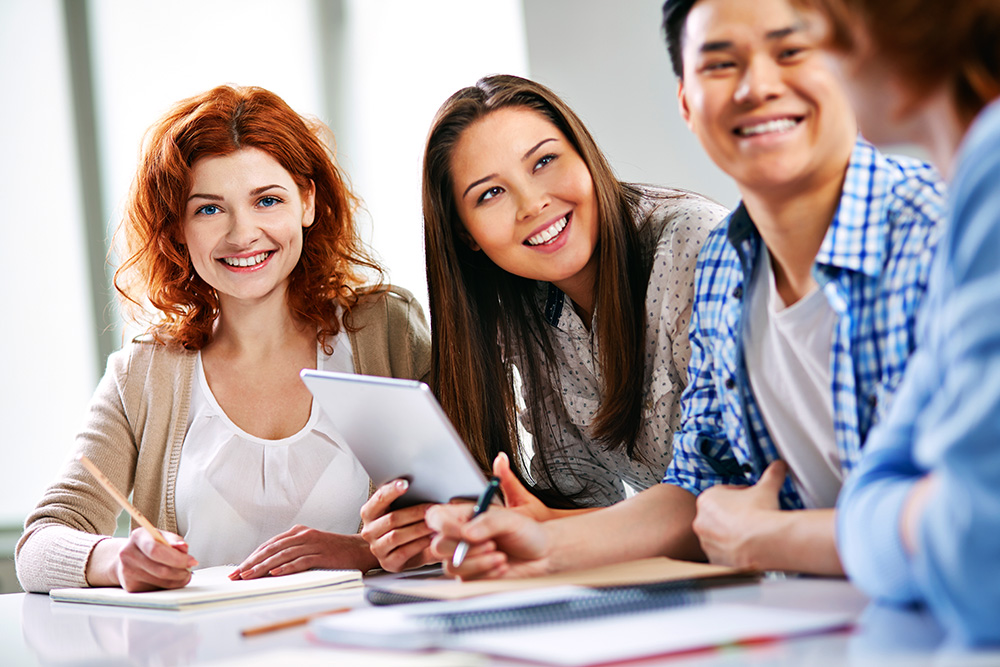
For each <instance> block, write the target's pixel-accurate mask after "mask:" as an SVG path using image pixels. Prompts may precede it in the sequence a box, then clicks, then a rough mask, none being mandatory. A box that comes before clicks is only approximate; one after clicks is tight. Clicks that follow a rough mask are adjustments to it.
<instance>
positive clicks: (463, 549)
mask: <svg viewBox="0 0 1000 667" xmlns="http://www.w3.org/2000/svg"><path fill="white" fill-rule="evenodd" d="M499 488H500V478H499V477H491V478H490V483H489V484H487V485H486V488H485V489H483V493H482V495H480V496H479V500H477V501H476V505H475V506H474V507H473V508H472V519H475V518H476V517H477V516H479V515H480V514H482V513H483V512H485V511H486V510H487V509H489V506H490V502H491V501H492V500H493V496H494V495H496V492H497V489H499ZM472 519H470V521H471V520H472ZM467 553H469V543H468V542H466V541H465V540H462V541H461V542H459V543H458V546H457V547H455V553H454V554H452V556H451V565H452V567H459V566H460V565H461V564H462V562H463V561H465V555H466V554H467Z"/></svg>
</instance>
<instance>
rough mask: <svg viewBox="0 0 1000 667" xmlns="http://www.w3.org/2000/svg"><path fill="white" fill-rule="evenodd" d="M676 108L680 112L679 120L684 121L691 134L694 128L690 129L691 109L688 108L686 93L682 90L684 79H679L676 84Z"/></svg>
mask: <svg viewBox="0 0 1000 667" xmlns="http://www.w3.org/2000/svg"><path fill="white" fill-rule="evenodd" d="M677 108H678V109H679V110H680V112H681V118H683V119H684V123H685V124H686V125H687V126H688V129H689V130H691V131H692V132H693V131H694V128H693V127H691V108H690V107H689V106H688V100H687V92H686V91H685V90H684V79H680V80H679V81H678V82H677Z"/></svg>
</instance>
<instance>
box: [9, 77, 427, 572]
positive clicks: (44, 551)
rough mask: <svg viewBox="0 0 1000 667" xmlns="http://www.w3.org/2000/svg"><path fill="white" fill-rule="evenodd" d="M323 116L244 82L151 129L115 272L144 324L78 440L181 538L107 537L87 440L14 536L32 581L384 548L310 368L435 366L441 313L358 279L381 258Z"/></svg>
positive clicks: (418, 374)
mask: <svg viewBox="0 0 1000 667" xmlns="http://www.w3.org/2000/svg"><path fill="white" fill-rule="evenodd" d="M326 132H328V131H327V130H326V129H325V127H323V126H322V125H321V124H319V123H318V122H310V121H307V120H306V119H304V118H302V117H301V116H299V115H298V114H297V113H295V112H294V111H293V110H292V109H291V108H289V107H288V105H287V104H285V102H284V101H282V100H281V99H280V98H279V97H278V96H276V95H274V94H273V93H270V92H268V91H266V90H262V89H260V88H238V87H230V86H222V87H218V88H215V89H213V90H210V91H208V92H206V93H204V94H201V95H198V96H196V97H193V98H191V99H188V100H184V101H182V102H180V103H179V104H178V105H177V106H175V107H174V108H173V109H172V110H171V111H170V112H168V113H167V114H166V115H165V116H164V117H163V118H162V119H161V120H160V121H158V122H157V123H156V124H155V125H153V127H152V128H151V129H150V130H149V132H148V134H147V137H146V142H145V144H144V149H143V154H142V157H141V161H140V164H139V170H138V173H137V175H136V178H135V181H134V183H133V186H132V189H131V192H130V195H129V199H128V202H127V206H126V208H125V215H124V218H123V220H122V223H121V227H120V229H119V237H120V239H121V240H123V241H124V244H123V245H124V248H123V250H124V254H123V257H125V258H126V259H125V261H124V263H123V264H122V266H121V268H119V270H118V272H117V274H116V278H115V285H116V287H117V288H118V291H119V293H120V296H121V302H122V304H123V305H124V306H127V309H126V310H127V311H128V312H129V314H130V316H132V319H136V320H138V321H140V322H143V323H145V324H146V325H147V326H148V329H147V334H146V335H144V336H141V337H139V338H136V339H135V340H133V341H132V342H131V343H130V344H128V345H127V346H126V347H125V348H124V349H123V350H121V351H119V352H117V353H115V354H114V355H112V356H111V357H110V359H109V360H108V368H107V372H106V373H105V376H104V378H103V380H102V381H101V383H100V385H99V386H98V388H97V391H96V393H95V395H94V397H93V399H92V401H91V405H90V408H89V413H88V416H87V421H86V424H85V426H84V428H83V429H82V430H81V432H80V434H79V435H78V436H77V439H76V447H75V449H76V453H83V454H86V455H87V456H88V457H89V458H90V459H91V460H92V461H93V462H94V463H96V464H97V466H98V467H100V468H101V469H102V470H103V471H104V472H105V473H106V474H107V476H108V477H110V478H111V480H112V481H113V482H114V483H115V485H116V486H117V487H118V488H119V489H120V490H122V491H123V492H125V493H126V494H128V493H131V494H132V498H133V501H134V504H135V505H136V506H137V507H138V509H139V510H140V511H141V512H142V513H143V514H145V515H146V516H147V517H148V518H149V519H150V520H151V521H153V523H155V524H156V525H157V526H158V527H159V528H160V529H161V530H163V531H165V532H166V533H167V534H168V535H167V537H168V539H169V540H171V541H172V542H173V543H174V546H173V547H167V546H164V545H162V544H159V543H157V542H155V541H154V540H153V539H152V536H151V535H150V534H149V533H148V532H147V531H145V530H143V529H137V530H133V531H132V533H131V534H130V535H129V536H128V537H127V538H125V537H121V538H114V537H110V535H112V533H113V532H114V530H115V525H116V518H117V515H118V513H119V510H118V507H117V506H116V504H115V503H114V501H113V500H112V499H111V497H110V496H109V495H108V494H107V493H105V492H104V491H103V490H102V489H101V488H100V487H99V486H98V485H97V483H96V481H95V480H94V479H93V478H92V477H91V475H90V474H89V473H88V472H87V471H86V470H85V469H84V468H82V467H81V465H80V464H79V462H77V461H76V459H75V457H74V458H73V459H72V460H71V461H70V463H69V464H68V465H67V467H65V468H64V470H63V471H62V473H61V475H60V477H59V479H58V481H57V482H56V483H55V484H53V485H52V486H51V487H50V488H49V489H48V490H47V491H46V493H45V495H44V497H43V498H42V500H41V502H40V503H39V505H38V507H37V508H36V509H35V511H34V512H33V513H32V514H31V515H30V516H29V517H28V519H27V522H26V529H25V532H24V535H23V536H22V537H21V540H20V542H19V543H18V547H17V570H18V577H19V578H20V581H21V585H22V586H23V587H24V588H25V590H28V591H47V590H50V589H52V588H56V587H65V586H122V587H124V588H126V589H128V590H146V589H154V588H177V587H180V586H183V585H185V584H186V583H187V582H188V580H189V578H190V568H191V567H194V566H196V565H201V566H209V565H221V564H226V563H240V565H239V566H238V567H236V568H235V569H234V572H233V574H232V575H231V577H232V578H237V577H242V578H253V577H258V576H262V575H266V574H272V575H279V574H287V573H291V572H296V571H299V570H303V569H309V568H313V567H326V568H358V569H361V570H367V569H369V568H370V567H372V566H374V565H376V560H375V558H374V557H373V556H372V554H371V552H370V551H369V549H368V546H367V544H366V543H365V542H364V540H363V539H362V538H361V537H360V536H359V535H358V534H357V531H358V528H359V513H358V512H359V508H360V507H361V505H362V504H363V503H364V502H365V501H366V499H367V498H368V496H369V489H370V482H369V479H368V477H367V475H366V474H365V472H364V471H363V470H362V468H361V467H360V465H359V464H358V462H357V460H356V459H355V458H354V457H353V456H352V455H351V454H350V452H349V450H347V449H345V448H344V447H343V446H342V445H341V444H340V443H338V442H337V440H336V438H335V437H334V431H333V428H332V425H331V424H330V423H328V422H327V420H326V418H325V417H324V416H323V414H322V412H321V411H320V410H319V409H318V408H316V407H315V406H314V405H313V403H312V400H311V398H312V397H311V395H310V394H309V392H308V390H307V389H306V388H305V386H304V385H303V384H302V383H301V381H300V380H299V375H298V374H299V371H300V370H301V369H302V368H319V369H326V370H336V371H342V372H356V373H365V374H370V375H383V376H393V377H401V378H411V379H425V377H426V375H427V373H428V371H429V368H430V344H429V332H428V330H427V325H426V323H425V320H424V317H423V313H422V311H421V310H420V307H419V306H418V305H417V304H416V302H415V301H414V300H413V297H412V296H411V295H410V294H408V293H407V292H405V291H403V290H399V289H395V288H381V287H379V288H363V287H362V286H363V284H364V283H365V280H366V277H368V278H370V277H372V275H374V276H380V275H381V271H380V269H379V267H378V266H377V265H376V264H375V263H374V262H373V261H372V260H371V259H370V258H369V257H368V256H367V255H366V253H365V251H364V249H363V248H362V245H361V243H360V241H359V238H358V234H357V230H356V228H355V224H354V217H353V213H354V208H355V205H356V200H355V198H354V196H353V195H352V194H351V192H350V190H349V189H348V187H347V185H346V183H345V180H344V177H343V175H342V174H341V173H340V172H339V170H338V168H337V167H336V166H335V164H334V162H333V159H332V155H331V153H330V150H329V148H328V145H327V143H326V141H325V140H324V137H325V134H326ZM366 274H368V275H367V276H366ZM143 313H146V316H143ZM150 314H151V315H150ZM307 526H308V527H307ZM133 528H135V526H133Z"/></svg>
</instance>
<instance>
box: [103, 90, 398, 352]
mask: <svg viewBox="0 0 1000 667" xmlns="http://www.w3.org/2000/svg"><path fill="white" fill-rule="evenodd" d="M329 139H330V131H329V129H327V128H326V126H325V125H323V124H322V123H320V122H319V121H314V120H310V119H307V118H304V117H302V116H300V115H299V114H297V113H296V112H295V111H293V110H292V109H291V107H289V106H288V105H287V104H286V103H285V102H284V100H282V99H281V98H280V97H278V96H277V95H275V94H274V93H272V92H269V91H267V90H264V89H263V88H255V87H237V86H219V87H217V88H213V89H212V90H209V91H207V92H205V93H202V94H200V95H196V96H194V97H191V98H188V99H186V100H182V101H181V102H178V103H177V104H176V105H175V106H174V107H173V108H172V109H170V111H168V112H167V113H166V114H165V115H164V116H163V117H162V118H160V119H159V120H158V121H157V122H156V123H154V124H153V125H152V127H150V128H149V130H148V131H147V132H146V137H145V141H144V142H143V148H142V151H141V155H140V157H139V167H138V170H137V172H136V175H135V179H134V180H133V182H132V188H131V190H130V192H129V196H128V200H127V202H126V204H125V210H124V215H123V217H122V221H121V224H120V225H119V227H118V231H117V232H116V237H117V239H116V240H117V241H118V243H119V246H120V248H121V251H122V256H123V257H124V260H123V262H122V264H121V266H120V267H119V268H118V270H117V271H116V272H115V288H116V289H117V290H118V292H119V294H120V296H121V299H120V300H121V303H122V307H123V310H124V311H125V315H126V316H128V317H129V318H130V319H132V320H134V321H136V322H138V323H143V324H147V325H148V327H149V332H150V333H152V334H153V336H154V337H155V338H156V340H157V341H159V342H161V343H170V344H176V345H181V346H183V347H186V348H189V349H201V348H203V347H204V346H205V345H207V344H208V343H209V342H210V341H211V338H212V327H213V325H214V323H215V320H216V318H217V317H218V315H219V297H218V295H217V294H216V292H215V290H214V289H213V288H212V287H211V286H210V285H208V283H206V282H205V281H204V280H202V279H201V277H200V276H199V275H198V274H197V273H196V272H195V270H194V266H193V265H192V263H191V258H190V256H189V255H188V251H187V246H185V245H183V244H181V243H180V242H179V238H180V226H181V224H182V221H183V216H184V205H185V201H186V199H187V197H188V194H189V192H190V188H191V166H192V165H193V164H194V163H195V162H196V161H198V160H199V159H201V158H203V157H207V156H215V155H228V154H229V153H233V152H235V151H237V150H240V149H241V148H245V147H250V146H252V147H254V148H257V149H259V150H262V151H264V152H265V153H267V154H268V155H270V156H271V157H273V158H274V159H275V160H277V161H278V163H279V164H281V166H282V167H283V168H284V169H285V171H287V172H288V173H289V175H290V176H291V177H292V179H293V180H294V181H295V184H296V185H297V186H298V187H299V190H300V191H301V192H304V191H306V190H307V189H308V188H309V183H310V182H312V183H313V184H315V186H316V200H315V201H316V204H315V206H316V214H315V219H314V221H313V224H312V225H310V226H309V227H306V228H305V229H304V230H303V239H302V256H301V257H300V259H299V262H298V264H297V265H296V266H295V268H294V269H293V270H292V273H291V276H290V280H289V285H288V303H289V308H290V309H291V312H292V314H293V315H294V316H295V317H296V318H298V319H300V320H303V321H305V322H309V323H311V324H313V325H315V327H316V329H317V332H318V333H317V340H318V342H319V343H320V344H322V345H323V346H324V347H326V348H329V340H330V338H331V337H332V336H335V335H336V334H337V333H338V332H339V331H340V326H341V324H342V322H341V321H340V320H338V312H342V314H343V315H344V316H345V317H346V315H347V314H348V313H349V312H350V310H351V308H352V307H353V306H354V305H355V304H356V303H357V300H358V298H359V294H358V288H359V286H360V285H361V284H362V282H363V281H364V280H365V278H367V277H369V276H365V275H364V271H365V270H368V271H370V272H372V273H373V274H375V275H377V277H378V278H379V279H381V276H382V271H381V269H380V268H379V266H378V265H377V264H376V263H375V262H374V260H372V259H371V258H370V257H369V255H368V254H367V252H366V251H365V250H364V248H363V246H362V243H361V240H360V237H359V235H358V231H357V228H356V225H355V220H354V212H355V209H356V208H357V204H358V200H357V198H356V197H355V196H354V195H353V194H352V193H351V190H350V188H349V187H348V185H347V180H346V178H345V177H344V176H343V175H342V173H341V172H340V170H339V169H338V168H337V166H336V164H335V162H334V159H333V153H332V151H331V149H330V145H329V141H328V140H329ZM147 301H148V303H149V305H151V306H152V307H153V309H155V312H153V313H151V312H150V311H149V309H148V308H147V306H146V302H147ZM328 351H329V350H328Z"/></svg>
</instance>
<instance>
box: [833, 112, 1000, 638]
mask: <svg viewBox="0 0 1000 667" xmlns="http://www.w3.org/2000/svg"><path fill="white" fill-rule="evenodd" d="M959 164H960V166H959V169H958V171H957V175H956V178H955V181H954V186H953V190H952V195H951V196H952V211H951V216H950V220H949V227H948V229H947V231H946V236H945V238H944V240H943V242H942V245H941V247H940V248H939V250H938V253H939V255H938V258H937V260H936V262H937V264H936V266H935V267H934V272H933V274H932V277H931V286H930V295H929V297H928V302H927V303H926V306H925V307H926V308H927V312H926V317H925V327H924V328H923V329H922V330H921V333H922V334H925V335H923V336H922V339H921V341H920V343H919V348H918V352H917V353H916V355H917V356H915V358H914V361H913V362H912V363H911V365H910V366H909V367H908V369H907V371H906V376H905V378H904V380H903V386H902V387H901V389H900V393H899V395H898V397H897V399H896V401H895V402H894V405H893V407H892V408H891V410H890V412H889V414H888V416H887V418H886V421H885V423H884V425H883V426H882V427H880V428H879V429H878V430H877V431H876V432H874V433H873V434H872V437H871V438H870V439H869V443H868V449H867V451H866V452H865V454H864V457H863V460H862V463H861V465H860V467H859V468H858V470H857V471H856V474H855V475H854V476H853V477H852V478H851V480H850V481H849V483H848V484H847V485H846V486H845V488H844V491H843V493H842V496H841V500H840V503H839V505H838V509H839V516H838V540H839V546H840V549H841V556H842V559H843V561H844V566H845V568H846V569H847V572H848V574H849V575H850V576H851V577H852V578H854V579H855V581H856V582H857V583H858V584H859V586H861V587H862V588H863V589H864V590H866V591H867V592H869V593H870V594H872V595H875V596H877V597H882V598H887V599H890V600H910V599H913V600H922V601H924V602H926V604H927V605H928V606H929V607H930V609H931V610H932V611H933V612H934V614H935V615H936V616H937V617H938V618H939V619H940V620H941V621H942V622H943V623H944V625H945V626H946V627H947V628H948V629H949V630H950V631H952V632H953V633H954V634H955V635H956V636H958V637H959V638H960V639H963V640H965V641H968V642H973V643H978V642H997V641H1000V572H998V566H1000V250H998V249H1000V105H998V104H994V105H993V106H992V107H991V108H990V109H988V110H987V111H985V112H983V114H982V115H981V117H980V120H979V121H977V123H976V125H975V126H974V128H973V130H972V131H971V132H970V133H969V136H968V137H967V139H966V142H965V147H964V149H963V154H962V158H961V160H960V163H959ZM928 474H930V475H933V477H934V490H933V492H932V495H931V497H930V500H929V501H928V503H927V505H926V506H925V509H924V513H923V515H922V517H921V520H920V523H919V528H918V535H917V549H916V552H915V553H914V554H913V555H912V556H908V555H907V554H905V553H904V551H903V549H902V547H901V545H900V543H899V540H900V538H899V535H900V529H899V526H900V513H901V511H902V508H903V505H904V503H905V499H906V497H907V495H908V493H909V491H910V489H912V486H913V484H915V483H916V482H917V481H918V480H919V479H921V478H922V477H923V476H925V475H928Z"/></svg>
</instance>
